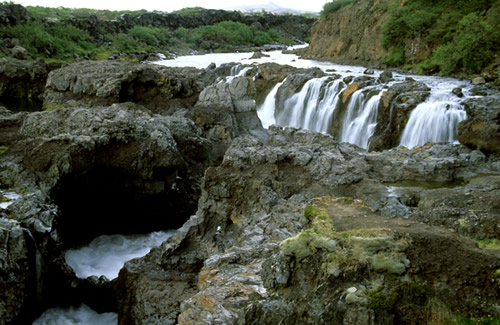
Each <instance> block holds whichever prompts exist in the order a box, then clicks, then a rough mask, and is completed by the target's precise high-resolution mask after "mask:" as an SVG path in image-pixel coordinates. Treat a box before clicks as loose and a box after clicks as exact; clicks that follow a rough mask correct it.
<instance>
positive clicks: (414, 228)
mask: <svg viewBox="0 0 500 325" xmlns="http://www.w3.org/2000/svg"><path fill="white" fill-rule="evenodd" d="M493 166H496V165H494V164H493V165H489V164H488V163H487V161H486V160H485V157H484V155H482V154H481V153H479V152H477V151H471V150H468V149H466V148H464V147H462V146H452V145H434V146H426V147H423V148H419V149H415V150H408V149H406V148H397V149H393V150H391V151H386V152H383V153H377V152H372V153H366V152H365V151H362V150H360V149H359V148H357V147H355V146H352V145H349V144H345V143H338V142H336V141H335V140H334V139H333V138H332V137H331V136H328V135H322V134H316V133H311V132H308V131H304V130H297V129H293V128H286V129H281V128H278V127H275V126H271V127H270V128H269V130H268V141H267V144H263V143H262V142H260V141H259V140H258V139H255V138H252V137H239V138H237V139H235V140H234V141H233V143H232V145H231V147H230V148H229V149H228V151H227V152H226V155H225V157H224V161H223V163H222V164H221V165H220V166H219V167H216V168H209V169H208V170H207V171H206V173H205V177H204V181H203V184H202V195H201V198H200V201H199V205H198V211H197V213H196V216H194V217H192V218H191V220H190V221H189V222H188V223H186V225H185V226H184V227H183V230H182V231H181V233H180V234H179V236H178V237H177V238H176V239H171V240H169V241H168V242H167V243H166V244H164V245H163V247H160V248H155V249H153V250H152V252H151V253H150V254H149V255H148V256H146V257H145V258H142V259H137V260H134V261H131V262H129V263H127V264H126V266H125V268H124V269H123V270H122V273H121V274H120V279H119V283H121V285H120V286H119V287H118V288H117V290H118V292H119V293H120V298H119V306H120V311H119V312H120V319H123V324H125V323H127V324H134V323H141V322H143V320H148V321H149V322H154V323H162V322H163V323H170V322H174V320H175V319H177V320H178V322H179V323H180V324H192V323H197V322H209V323H210V322H221V323H238V322H240V323H243V322H244V323H252V324H261V323H270V322H271V321H272V320H274V319H276V317H277V315H284V318H283V319H285V320H287V322H289V323H290V324H295V323H298V320H299V319H300V322H305V323H322V322H323V323H326V322H329V323H339V324H342V323H343V319H344V316H345V315H355V314H356V311H355V310H352V311H349V309H351V308H358V307H356V306H355V305H350V306H351V307H345V304H344V300H343V295H342V293H343V291H344V290H346V289H347V288H349V287H352V286H353V285H355V286H357V287H359V286H360V285H363V286H365V288H366V290H364V291H363V292H365V293H366V292H367V291H368V289H373V290H375V289H376V288H377V285H378V284H380V285H383V286H384V289H383V290H386V288H387V290H389V289H391V288H393V287H392V285H391V283H390V282H382V283H380V282H377V281H378V280H377V279H378V278H380V277H378V276H377V275H376V274H380V275H382V274H386V272H393V271H394V272H395V273H396V274H401V273H403V274H408V275H410V276H411V279H415V281H417V283H418V285H421V284H422V283H424V281H425V280H427V281H430V282H429V283H432V284H431V285H430V287H434V288H442V290H439V291H438V292H437V293H432V294H430V295H429V296H428V298H431V297H438V298H440V299H443V300H444V299H447V300H446V301H447V303H448V304H450V305H452V306H454V307H456V308H457V309H458V310H462V311H466V310H467V311H471V312H474V313H476V312H479V311H481V312H482V311H484V305H482V302H483V299H482V298H477V299H476V298H475V297H488V298H485V299H488V301H490V302H491V305H490V306H491V308H489V309H488V311H490V310H491V311H492V312H493V311H494V310H495V306H494V305H495V304H498V303H499V299H500V297H499V296H498V292H497V291H496V290H494V288H493V286H491V285H489V283H490V282H489V281H490V277H491V276H492V274H493V273H494V272H495V271H496V269H498V267H500V265H498V263H499V261H500V257H499V256H498V254H497V253H493V254H489V253H487V252H485V251H479V250H477V249H476V248H474V244H473V243H472V242H470V241H467V240H465V241H464V240H462V239H459V238H456V236H455V235H452V234H450V232H449V231H444V230H440V229H436V228H433V227H431V226H427V225H422V224H419V223H416V222H415V221H412V220H411V219H407V220H403V219H392V220H391V219H385V218H384V217H381V216H380V215H379V213H380V212H378V211H381V210H382V208H383V207H384V204H385V202H386V200H387V197H388V190H387V188H386V187H385V186H384V185H383V183H384V182H397V181H403V180H408V179H412V180H415V181H417V180H418V181H423V180H425V181H428V182H431V181H440V182H443V183H446V182H451V181H454V180H456V179H457V178H460V177H465V176H467V177H470V176H471V175H479V174H481V173H484V172H485V171H486V170H490V172H494V173H495V174H496V175H500V171H499V170H498V166H497V167H496V169H494V168H493ZM490 168H493V169H490ZM493 170H495V171H493ZM436 176H438V178H436ZM487 179H488V178H485V179H484V180H485V181H486V182H489V181H487ZM489 184H491V182H490V183H489ZM491 186H492V188H495V185H494V184H491ZM483 189H484V187H483V188H480V187H474V186H471V187H470V188H468V189H467V191H477V192H476V193H477V195H481V194H480V193H482V191H483ZM464 192H465V190H464ZM329 194H330V195H331V194H334V195H337V196H350V197H355V198H360V199H364V200H365V201H366V204H365V203H362V201H360V200H353V199H350V200H349V199H345V201H346V203H347V202H350V203H354V210H349V209H347V208H346V209H344V210H341V209H339V207H337V208H332V209H331V210H328V211H332V212H336V211H339V214H338V217H339V218H340V219H338V220H337V221H338V222H336V223H335V227H334V228H333V229H337V230H338V231H342V230H349V229H354V230H353V231H356V230H355V229H359V228H367V227H368V228H370V227H385V225H387V227H388V228H390V229H392V230H390V232H389V233H385V232H384V234H385V236H388V235H389V234H391V235H390V239H384V238H385V237H384V238H383V239H378V238H375V239H374V240H373V241H372V242H373V243H375V242H377V245H378V246H377V245H372V243H368V244H367V243H358V244H356V245H361V246H362V247H365V248H366V249H367V251H369V252H372V253H371V254H373V253H377V252H378V253H377V254H379V253H380V254H382V252H386V253H387V254H389V255H390V252H391V250H394V252H395V254H396V255H395V257H394V258H389V255H387V256H386V255H383V254H382V255H380V256H378V255H377V254H375V255H373V256H374V257H369V256H368V258H369V259H370V260H372V262H371V263H372V264H371V265H373V269H374V270H376V271H373V270H372V271H370V272H372V273H370V272H368V269H366V268H357V269H351V270H350V271H349V270H345V269H337V268H335V267H334V265H333V264H332V265H327V264H326V262H327V261H326V260H325V259H323V257H322V256H324V252H329V253H333V252H334V251H335V249H333V246H332V245H334V244H335V242H332V241H324V240H323V239H321V238H317V241H315V243H314V244H311V246H309V247H311V251H312V250H313V249H314V250H315V252H316V253H314V254H311V255H310V256H308V255H307V254H305V255H302V262H301V261H299V260H298V258H296V257H295V255H294V254H293V253H291V254H290V255H284V254H283V253H281V252H282V251H281V250H280V243H282V242H283V240H285V239H287V238H290V237H293V236H294V235H296V234H298V233H300V232H301V231H303V230H304V229H305V228H306V227H308V226H307V225H308V220H309V222H310V219H308V218H309V217H307V218H305V217H304V212H303V211H304V208H305V207H306V205H307V204H308V203H309V202H310V200H311V199H313V198H314V197H317V196H322V195H329ZM430 194H431V193H430V192H429V195H430ZM410 201H411V200H406V201H404V200H403V202H410ZM358 208H359V210H358ZM495 209H496V208H495V207H494V206H491V208H490V207H488V208H487V210H489V212H488V213H490V214H491V215H493V216H494V215H495V214H494V213H495V211H496V210H495ZM354 211H358V212H354ZM353 214H354V215H355V216H356V217H352V216H353ZM307 215H308V214H307V213H306V216H307ZM367 216H369V217H367ZM405 217H411V215H406V216H405ZM485 225H486V224H485ZM328 229H332V228H329V227H328V226H325V227H324V229H323V228H322V231H323V230H326V231H329V230H328ZM407 233H408V234H410V235H409V236H411V238H412V239H413V240H408V241H406V239H405V236H406V234H407ZM305 238H307V236H306V237H305ZM311 238H315V237H314V236H312V237H311ZM387 238H389V237H387ZM442 243H446V244H445V246H446V247H447V250H446V251H443V250H442V247H441V246H442ZM406 245H408V246H406ZM374 247H378V248H374ZM397 247H400V248H397ZM403 247H404V248H403ZM456 248H458V252H459V256H460V258H459V259H457V260H449V258H450V259H453V258H454V256H455V255H453V254H451V253H452V251H455V249H456ZM401 249H402V251H401ZM386 250H387V251H386ZM428 251H430V252H431V253H429V255H427V254H428V253H427V252H428ZM290 252H293V248H292V250H291V251H290ZM441 253H443V254H441ZM384 254H385V253H384ZM384 256H385V257H384ZM386 257H387V258H386ZM469 258H472V259H473V260H474V263H475V265H474V267H472V268H470V269H469V268H468V263H469ZM436 259H437V260H442V261H443V262H442V263H441V264H439V263H434V264H431V263H430V261H431V260H436ZM362 260H363V259H362ZM408 261H409V263H408ZM449 263H452V264H453V265H454V267H455V266H456V270H457V271H456V272H455V268H454V269H453V270H451V269H450V268H448V267H447V266H446V267H443V266H444V265H450V264H449ZM325 267H326V268H327V271H328V272H330V273H328V272H326V273H324V272H323V271H321V270H323V269H324V268H325ZM391 270H392V271H391ZM479 270H480V271H479ZM322 272H323V273H322ZM338 272H347V273H343V274H346V276H347V277H345V276H343V277H342V280H338V279H337V278H336V277H338V276H339V275H340V273H338ZM349 272H351V273H349ZM360 272H361V273H360ZM373 272H374V273H373ZM434 272H439V274H441V275H443V276H441V277H435V275H434ZM448 273H449V276H447V275H446V276H444V274H448ZM360 274H362V275H361V278H360ZM369 274H372V275H371V276H372V277H373V278H370V275H369ZM365 275H366V276H365ZM476 275H477V277H476ZM325 277H326V278H327V279H330V280H329V281H325ZM398 277H399V275H398ZM420 277H421V280H422V281H421V280H420ZM386 278H389V277H386ZM470 278H474V281H473V282H470V283H469V282H468V281H469V280H467V281H465V279H470ZM138 279H139V280H138ZM346 279H347V280H346ZM455 279H456V280H455ZM372 280H373V281H372ZM462 280H464V281H462ZM122 281H123V282H122ZM158 281H159V282H158ZM196 281H197V282H196ZM195 283H197V285H196V286H195ZM418 285H417V288H420V287H419V286H418ZM172 286H181V287H183V288H188V289H187V291H186V292H189V293H187V294H186V295H183V296H177V297H176V296H174V295H168V296H167V297H165V296H164V295H163V296H161V294H160V293H159V292H158V293H155V290H156V289H155V288H157V287H161V288H165V289H164V290H167V292H168V288H171V287H172ZM280 288H282V289H280ZM338 288H340V289H341V290H340V291H338V290H337V291H336V289H338ZM446 288H449V290H448V289H446ZM480 288H482V289H480ZM412 290H413V289H412ZM468 290H472V291H473V292H475V294H474V295H469V296H468V297H467V301H466V300H463V299H462V298H460V296H461V295H463V294H465V292H467V291H468ZM287 292H288V293H289V294H288V293H287ZM299 292H300V294H299ZM360 292H361V291H360ZM384 292H385V291H384ZM417 292H419V291H408V292H406V291H405V292H404V293H403V292H402V293H401V296H399V297H401V299H400V301H401V305H398V306H401V307H402V309H401V310H404V308H403V307H404V306H407V305H406V303H405V301H411V302H412V304H413V303H415V304H418V306H423V305H425V301H426V300H425V299H427V296H426V297H425V298H424V297H421V296H419V298H418V299H419V300H418V301H417V300H415V298H414V296H413V298H411V299H410V298H409V297H412V294H416V293H417ZM459 292H462V294H460V293H459ZM270 293H271V294H270ZM304 294H305V295H306V297H305V298H301V297H302V296H304ZM326 296H328V299H327V300H325V297H326ZM161 297H163V299H161ZM363 297H364V296H362V295H361V296H359V298H360V299H361V298H363ZM405 297H406V298H405ZM448 298H449V299H448ZM363 299H364V298H363ZM363 299H361V300H360V301H364V300H363ZM405 299H410V300H405ZM339 301H340V304H339V303H338V302H339ZM135 302H137V303H135ZM324 302H326V304H325V303H324ZM342 304H343V306H344V307H342V306H341V305H342ZM366 308H367V310H368V313H371V312H370V311H369V310H373V309H372V308H370V307H366ZM418 308H420V307H418ZM418 308H417V309H416V311H414V312H412V313H411V315H418V313H419V312H421V311H422V309H418ZM167 311H168V312H167ZM358 314H359V313H358ZM375 314H376V315H377V319H385V320H386V322H387V324H394V323H397V322H398V321H402V323H406V322H408V321H409V319H406V318H404V317H411V315H410V314H406V315H405V314H404V313H402V312H401V313H398V312H395V313H391V312H389V313H387V312H384V311H381V310H376V311H375ZM299 315H300V317H299ZM346 317H347V316H346ZM349 317H351V316H349ZM352 317H354V316H352ZM352 317H351V318H352ZM395 317H396V318H395ZM419 317H420V316H419ZM352 319H355V318H352ZM400 323H401V322H400Z"/></svg>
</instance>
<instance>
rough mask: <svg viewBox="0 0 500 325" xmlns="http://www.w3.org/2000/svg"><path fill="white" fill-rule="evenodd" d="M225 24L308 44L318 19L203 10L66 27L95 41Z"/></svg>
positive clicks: (87, 20)
mask: <svg viewBox="0 0 500 325" xmlns="http://www.w3.org/2000/svg"><path fill="white" fill-rule="evenodd" d="M223 21H235V22H240V23H243V24H245V25H248V26H252V27H254V28H256V29H257V30H260V31H266V32H267V31H268V30H269V29H275V30H276V31H278V32H279V33H280V34H281V35H283V36H284V37H287V38H291V39H298V40H304V39H306V37H308V36H309V32H310V29H311V25H312V24H313V23H314V22H315V21H316V19H315V18H306V17H303V16H299V15H273V14H263V15H243V14H242V13H241V12H238V11H225V10H213V9H202V10H200V11H199V12H198V13H197V14H186V15H181V14H178V13H155V12H148V13H143V14H140V15H137V16H136V15H129V14H124V15H121V16H120V17H119V18H118V19H116V20H101V19H98V18H97V16H96V15H90V16H88V17H73V18H70V19H68V20H66V23H68V24H71V25H73V26H75V27H78V28H81V29H83V30H86V31H88V32H89V34H90V35H92V36H93V37H94V38H95V39H100V38H101V37H102V32H103V31H105V33H113V34H115V33H126V32H127V31H128V30H129V29H130V28H132V27H133V26H135V25H140V26H153V27H159V28H168V29H170V30H172V31H175V30H176V29H177V28H179V27H184V28H197V27H202V26H206V25H214V24H217V23H220V22H223Z"/></svg>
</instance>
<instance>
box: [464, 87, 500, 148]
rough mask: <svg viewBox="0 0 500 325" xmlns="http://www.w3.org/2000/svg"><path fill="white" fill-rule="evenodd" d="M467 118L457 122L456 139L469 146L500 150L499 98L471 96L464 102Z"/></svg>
mask: <svg viewBox="0 0 500 325" xmlns="http://www.w3.org/2000/svg"><path fill="white" fill-rule="evenodd" d="M464 106H465V111H466V112H467V119H466V120H465V121H462V122H460V123H459V124H458V140H459V141H460V143H462V144H464V145H466V146H469V147H471V148H477V149H480V150H483V151H485V152H489V153H498V152H500V99H499V98H498V96H489V97H485V98H471V99H468V100H466V101H465V102H464Z"/></svg>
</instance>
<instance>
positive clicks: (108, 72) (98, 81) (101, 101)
mask: <svg viewBox="0 0 500 325" xmlns="http://www.w3.org/2000/svg"><path fill="white" fill-rule="evenodd" d="M215 79H216V75H215V74H214V73H213V72H212V71H209V70H199V69H195V68H170V67H164V66H160V65H152V64H140V63H130V62H121V61H113V62H109V61H83V62H78V63H74V64H71V65H69V66H66V67H64V68H62V69H59V70H56V71H54V72H52V73H51V74H49V76H48V79H47V85H46V90H45V101H44V105H45V106H46V107H49V108H50V107H54V106H58V105H64V103H65V102H67V101H68V100H75V101H77V102H78V103H79V104H81V105H85V106H99V105H111V104H113V103H122V102H127V101H130V102H134V103H137V104H141V105H143V106H146V107H148V108H150V109H154V110H155V111H158V112H166V113H172V109H175V108H178V107H179V106H181V107H182V106H187V107H190V106H192V105H194V103H195V102H196V100H197V98H198V94H199V93H200V92H201V91H202V90H203V89H204V88H206V87H207V86H208V85H210V84H212V83H213V82H214V81H215Z"/></svg>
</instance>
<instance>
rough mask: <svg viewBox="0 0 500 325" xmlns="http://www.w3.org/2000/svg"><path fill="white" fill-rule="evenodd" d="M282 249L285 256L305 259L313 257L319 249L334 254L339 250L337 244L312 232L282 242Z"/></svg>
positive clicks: (304, 232)
mask: <svg viewBox="0 0 500 325" xmlns="http://www.w3.org/2000/svg"><path fill="white" fill-rule="evenodd" d="M280 249H281V251H282V252H283V254H285V255H289V256H295V257H296V258H297V259H303V258H306V257H308V256H310V255H312V254H313V253H315V252H316V251H317V250H318V249H322V250H325V251H328V252H334V251H336V250H337V242H336V241H335V240H332V239H330V238H327V237H323V236H321V235H319V234H317V233H315V232H313V231H311V230H305V231H302V232H300V233H299V234H298V235H296V236H294V237H290V238H287V239H285V240H284V241H282V242H281V244H280Z"/></svg>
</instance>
